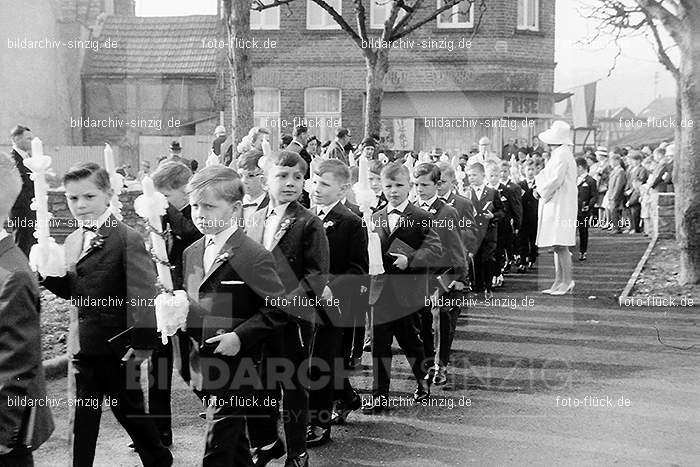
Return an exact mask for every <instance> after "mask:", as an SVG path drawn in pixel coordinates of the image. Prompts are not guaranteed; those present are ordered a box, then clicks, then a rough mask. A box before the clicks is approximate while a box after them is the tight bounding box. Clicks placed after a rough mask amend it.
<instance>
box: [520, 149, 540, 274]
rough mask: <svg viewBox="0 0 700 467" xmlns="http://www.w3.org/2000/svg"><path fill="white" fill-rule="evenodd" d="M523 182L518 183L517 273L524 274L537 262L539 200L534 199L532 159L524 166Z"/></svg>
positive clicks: (535, 168)
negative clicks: (521, 219) (519, 196)
mask: <svg viewBox="0 0 700 467" xmlns="http://www.w3.org/2000/svg"><path fill="white" fill-rule="evenodd" d="M524 169H525V180H523V181H521V182H520V189H521V190H522V191H523V196H522V204H523V221H522V224H521V227H520V233H519V235H518V237H519V238H520V265H519V266H518V272H525V271H527V270H528V269H533V268H534V267H535V262H536V261H537V243H536V240H537V216H538V208H539V200H538V199H537V198H535V196H534V194H533V191H534V189H535V175H536V174H537V167H536V165H535V161H534V160H533V159H528V160H527V161H525V164H524Z"/></svg>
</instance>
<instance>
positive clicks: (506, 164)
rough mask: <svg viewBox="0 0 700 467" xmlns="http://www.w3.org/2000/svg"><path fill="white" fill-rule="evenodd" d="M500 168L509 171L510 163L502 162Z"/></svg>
mask: <svg viewBox="0 0 700 467" xmlns="http://www.w3.org/2000/svg"><path fill="white" fill-rule="evenodd" d="M500 166H501V169H510V162H508V161H503V162H501V164H500Z"/></svg>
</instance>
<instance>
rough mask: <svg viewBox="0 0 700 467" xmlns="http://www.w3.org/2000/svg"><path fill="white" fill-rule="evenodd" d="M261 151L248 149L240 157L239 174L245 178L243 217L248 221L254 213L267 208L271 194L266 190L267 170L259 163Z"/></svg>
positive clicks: (242, 178)
mask: <svg viewBox="0 0 700 467" xmlns="http://www.w3.org/2000/svg"><path fill="white" fill-rule="evenodd" d="M261 157H262V153H261V152H255V151H248V152H247V153H245V154H241V156H240V157H239V158H238V161H237V163H238V175H240V176H241V180H243V189H244V190H245V195H244V196H243V218H244V220H245V221H246V222H247V221H249V220H250V218H251V217H252V215H253V213H254V212H256V211H259V210H260V209H265V208H267V205H268V204H269V203H270V196H269V195H268V194H267V191H265V172H264V171H263V169H262V168H261V167H260V166H259V165H258V162H259V161H260V158H261Z"/></svg>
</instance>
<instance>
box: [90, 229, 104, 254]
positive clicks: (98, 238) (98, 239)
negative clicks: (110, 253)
mask: <svg viewBox="0 0 700 467" xmlns="http://www.w3.org/2000/svg"><path fill="white" fill-rule="evenodd" d="M104 245H105V238H104V237H103V236H102V235H100V234H99V233H96V234H95V236H94V237H92V238H91V239H90V249H91V250H99V249H100V248H102V247H103V246H104Z"/></svg>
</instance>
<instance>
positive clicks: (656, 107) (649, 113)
mask: <svg viewBox="0 0 700 467" xmlns="http://www.w3.org/2000/svg"><path fill="white" fill-rule="evenodd" d="M675 114H676V98H675V97H657V98H656V99H654V100H653V101H651V102H650V103H649V105H647V106H646V107H645V108H644V110H642V111H641V112H639V117H640V118H651V117H656V118H663V117H668V116H671V115H675Z"/></svg>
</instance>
